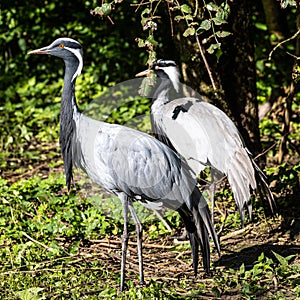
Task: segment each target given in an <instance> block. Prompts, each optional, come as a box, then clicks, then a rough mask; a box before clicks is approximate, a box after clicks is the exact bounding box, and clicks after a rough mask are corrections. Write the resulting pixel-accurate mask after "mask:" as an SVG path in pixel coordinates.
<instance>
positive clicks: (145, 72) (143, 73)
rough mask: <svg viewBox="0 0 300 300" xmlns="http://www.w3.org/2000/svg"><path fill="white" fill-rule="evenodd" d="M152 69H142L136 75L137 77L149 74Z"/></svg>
mask: <svg viewBox="0 0 300 300" xmlns="http://www.w3.org/2000/svg"><path fill="white" fill-rule="evenodd" d="M150 72H151V70H145V71H142V72H140V73H137V74H136V75H135V77H142V76H148V75H149V74H150Z"/></svg>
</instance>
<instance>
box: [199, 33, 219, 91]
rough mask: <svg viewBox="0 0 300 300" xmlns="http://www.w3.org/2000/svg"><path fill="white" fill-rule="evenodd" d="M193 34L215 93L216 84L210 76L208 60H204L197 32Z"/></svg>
mask: <svg viewBox="0 0 300 300" xmlns="http://www.w3.org/2000/svg"><path fill="white" fill-rule="evenodd" d="M195 36H196V41H197V45H198V48H199V51H200V54H201V57H202V59H203V62H204V65H205V68H206V70H207V73H208V76H209V79H210V81H211V84H212V86H213V89H214V91H215V93H216V91H217V87H216V85H215V81H214V78H213V76H212V72H211V70H210V67H209V65H208V62H207V60H206V57H205V55H204V52H203V49H202V46H201V44H200V41H199V37H198V34H196V35H195Z"/></svg>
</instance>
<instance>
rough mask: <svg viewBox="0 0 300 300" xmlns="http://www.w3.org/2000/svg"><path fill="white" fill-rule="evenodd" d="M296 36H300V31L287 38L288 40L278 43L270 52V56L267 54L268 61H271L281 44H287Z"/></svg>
mask: <svg viewBox="0 0 300 300" xmlns="http://www.w3.org/2000/svg"><path fill="white" fill-rule="evenodd" d="M298 34H300V29H299V30H298V31H297V32H296V33H295V34H294V35H293V36H291V37H290V38H288V39H286V40H284V41H282V42H280V43H278V44H277V45H276V46H275V47H274V48H273V49H272V51H271V52H270V54H269V60H271V59H272V55H273V52H274V51H275V50H276V49H277V48H278V47H280V46H281V45H282V44H284V43H286V42H289V41H291V40H293V39H295V38H296V37H297V36H298Z"/></svg>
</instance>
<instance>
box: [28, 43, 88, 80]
mask: <svg viewBox="0 0 300 300" xmlns="http://www.w3.org/2000/svg"><path fill="white" fill-rule="evenodd" d="M28 54H50V55H53V56H56V57H59V58H62V59H63V60H64V61H65V63H67V62H71V63H74V61H75V63H78V67H77V69H76V72H75V73H74V75H73V79H74V78H75V77H77V76H78V75H80V73H81V70H82V67H83V55H82V47H81V44H80V43H79V42H77V41H75V40H73V39H70V38H58V39H56V40H55V41H54V42H53V43H51V44H50V45H49V46H46V47H43V48H39V49H36V50H32V51H30V52H28ZM74 59H75V60H74ZM73 79H72V80H73Z"/></svg>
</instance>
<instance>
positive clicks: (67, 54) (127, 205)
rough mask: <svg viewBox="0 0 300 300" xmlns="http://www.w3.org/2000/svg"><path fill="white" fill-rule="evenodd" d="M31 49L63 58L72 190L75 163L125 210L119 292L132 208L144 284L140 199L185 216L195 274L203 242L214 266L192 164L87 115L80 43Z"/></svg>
mask: <svg viewBox="0 0 300 300" xmlns="http://www.w3.org/2000/svg"><path fill="white" fill-rule="evenodd" d="M28 54H50V55H53V56H56V57H59V58H62V59H63V61H64V63H65V75H64V87H63V92H62V102H61V108H60V146H61V151H62V157H63V161H64V169H65V175H66V184H67V187H68V189H70V185H71V183H72V181H73V177H72V170H73V165H75V166H76V167H77V168H80V169H82V170H83V171H84V172H85V173H86V174H87V176H88V177H90V178H91V179H92V180H93V181H94V182H95V183H97V184H99V185H100V186H102V187H103V188H104V189H106V190H107V191H108V192H110V193H112V194H115V195H117V196H118V197H119V199H120V200H121V202H122V205H123V210H124V230H123V235H122V260H121V283H120V289H121V291H122V290H123V288H124V281H125V263H126V252H127V244H128V217H129V211H130V213H131V215H132V217H133V220H134V222H135V226H136V231H137V247H138V260H139V275H140V283H141V284H143V283H144V275H143V261H142V225H141V223H140V221H139V219H138V216H137V214H136V212H135V210H134V208H133V205H132V203H133V201H136V200H138V201H140V202H142V203H144V204H145V205H147V206H149V207H153V208H156V209H159V208H162V207H166V208H170V209H173V210H177V211H178V213H179V214H180V215H181V217H182V218H183V221H184V224H185V227H186V230H187V232H188V235H189V239H190V244H191V248H192V257H193V269H194V272H195V275H196V274H197V266H198V251H199V246H200V248H201V252H202V255H203V264H204V268H205V270H206V271H207V272H209V270H210V245H209V235H210V236H211V237H212V239H213V240H214V243H215V245H216V248H217V250H218V252H219V251H220V248H219V244H218V239H217V235H216V232H215V230H214V227H213V225H212V222H211V218H210V212H209V208H208V206H207V203H206V201H205V199H204V198H203V197H202V195H201V193H200V191H199V189H198V188H197V187H196V182H195V180H194V179H193V178H192V177H191V176H190V173H189V172H190V171H189V168H188V165H187V164H186V163H185V162H184V161H182V160H181V159H180V158H179V156H178V155H177V154H176V153H175V152H174V151H172V150H171V149H170V148H169V147H167V146H166V145H165V144H163V143H161V142H160V141H158V140H156V139H155V138H153V137H151V136H149V135H147V134H145V133H142V132H140V131H137V130H134V129H130V128H128V127H125V126H120V125H115V124H108V123H105V122H101V121H97V120H94V119H92V118H89V117H87V116H85V115H84V114H83V113H81V112H80V110H79V108H78V106H77V104H76V98H75V82H76V78H77V76H78V75H79V74H80V73H81V70H82V67H83V57H82V47H81V45H80V43H79V42H77V41H76V40H73V39H70V38H59V39H56V40H55V41H54V42H53V43H51V44H50V45H49V46H47V47H44V48H40V49H37V50H33V51H30V52H29V53H28Z"/></svg>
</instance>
